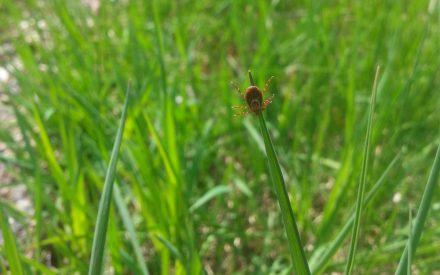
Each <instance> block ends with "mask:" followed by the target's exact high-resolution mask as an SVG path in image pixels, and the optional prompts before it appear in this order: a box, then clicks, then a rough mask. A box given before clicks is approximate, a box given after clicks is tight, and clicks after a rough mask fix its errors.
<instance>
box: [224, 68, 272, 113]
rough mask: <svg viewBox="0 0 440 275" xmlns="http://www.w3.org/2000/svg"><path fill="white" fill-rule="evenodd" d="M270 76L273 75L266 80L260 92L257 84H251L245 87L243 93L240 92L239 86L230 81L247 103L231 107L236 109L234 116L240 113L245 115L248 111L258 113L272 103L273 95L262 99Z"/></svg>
mask: <svg viewBox="0 0 440 275" xmlns="http://www.w3.org/2000/svg"><path fill="white" fill-rule="evenodd" d="M249 74H250V72H249ZM250 76H251V75H250ZM272 78H273V76H271V77H270V78H269V80H267V82H266V86H264V90H263V92H261V90H260V88H258V87H257V86H255V85H251V86H249V87H248V88H247V89H246V92H245V93H242V92H241V90H240V87H238V86H237V85H236V84H235V83H234V82H231V85H232V86H233V87H234V88H235V89H236V90H237V92H238V93H239V94H240V96H241V97H242V98H243V99H244V101H245V102H246V103H247V105H240V106H233V107H232V108H234V109H238V113H236V114H235V116H240V115H242V116H245V115H247V114H249V113H255V114H259V113H261V112H262V111H263V110H265V109H266V108H267V106H268V105H269V104H270V103H272V98H273V95H271V96H269V97H267V98H266V99H264V100H263V97H264V94H265V93H266V91H267V88H268V87H269V84H270V82H271V81H272ZM251 79H252V78H251ZM251 82H253V80H251ZM252 84H253V83H252Z"/></svg>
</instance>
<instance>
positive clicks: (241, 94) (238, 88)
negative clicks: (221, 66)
mask: <svg viewBox="0 0 440 275" xmlns="http://www.w3.org/2000/svg"><path fill="white" fill-rule="evenodd" d="M231 85H232V86H233V87H234V88H235V89H236V90H237V92H238V93H239V94H240V96H241V97H242V98H243V99H244V94H243V93H242V92H241V90H240V87H238V86H237V84H235V83H234V82H232V81H231Z"/></svg>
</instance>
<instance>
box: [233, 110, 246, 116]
mask: <svg viewBox="0 0 440 275" xmlns="http://www.w3.org/2000/svg"><path fill="white" fill-rule="evenodd" d="M247 114H249V112H248V111H246V112H242V113H237V114H234V116H246V115H247Z"/></svg>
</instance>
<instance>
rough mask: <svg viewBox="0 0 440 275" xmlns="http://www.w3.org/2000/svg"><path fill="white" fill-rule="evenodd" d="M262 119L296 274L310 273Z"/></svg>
mask: <svg viewBox="0 0 440 275" xmlns="http://www.w3.org/2000/svg"><path fill="white" fill-rule="evenodd" d="M249 80H250V82H251V84H252V85H255V84H254V80H253V78H252V74H251V72H250V71H249ZM258 119H259V121H260V127H261V133H262V134H263V139H264V145H265V147H266V155H267V159H268V161H269V168H270V173H271V175H272V181H273V184H274V187H275V191H276V194H277V198H278V203H279V205H280V208H281V216H282V217H283V223H284V229H285V230H286V234H287V240H288V244H289V249H290V256H291V259H292V264H293V271H294V273H295V274H299V275H304V274H310V269H309V265H308V263H307V259H306V255H305V253H304V249H303V246H302V243H301V238H300V236H299V231H298V226H297V225H296V221H295V217H294V215H293V211H292V207H291V205H290V200H289V196H288V194H287V189H286V185H285V184H284V178H283V174H282V172H281V167H280V164H279V162H278V158H277V156H276V153H275V149H274V147H273V144H272V141H271V139H270V136H269V131H268V130H267V127H266V122H265V121H264V117H263V113H261V112H260V113H258Z"/></svg>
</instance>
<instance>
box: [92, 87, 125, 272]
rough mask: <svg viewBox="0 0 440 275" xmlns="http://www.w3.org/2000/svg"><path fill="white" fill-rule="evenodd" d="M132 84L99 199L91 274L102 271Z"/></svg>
mask: <svg viewBox="0 0 440 275" xmlns="http://www.w3.org/2000/svg"><path fill="white" fill-rule="evenodd" d="M129 91H130V86H129V87H128V88H127V93H126V95H125V102H124V107H123V110H122V116H121V120H120V122H119V128H118V132H117V134H116V139H115V143H114V144H113V150H112V154H111V157H110V164H109V167H108V169H107V174H106V175H105V182H104V189H103V192H102V196H101V199H100V201H99V209H98V217H97V221H96V227H95V234H94V237H93V245H92V256H91V258H90V263H89V275H92V274H93V275H97V274H101V272H102V261H103V257H104V248H105V239H106V236H107V225H108V220H109V211H110V202H111V198H112V189H113V182H114V179H115V174H116V163H117V160H118V153H119V148H120V146H121V141H122V135H123V133H124V126H125V119H126V116H127V106H128V97H129Z"/></svg>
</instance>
